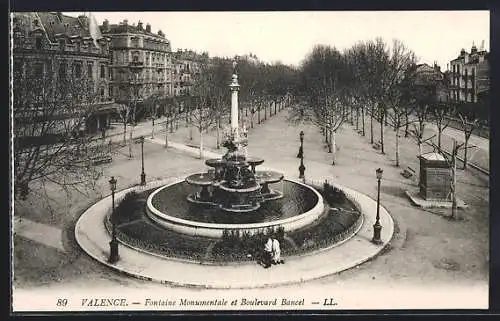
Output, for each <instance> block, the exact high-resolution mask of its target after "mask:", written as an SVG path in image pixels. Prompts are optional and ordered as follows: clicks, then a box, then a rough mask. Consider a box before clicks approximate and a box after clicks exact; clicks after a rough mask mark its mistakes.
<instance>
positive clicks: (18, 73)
mask: <svg viewBox="0 0 500 321" xmlns="http://www.w3.org/2000/svg"><path fill="white" fill-rule="evenodd" d="M12 71H13V77H22V76H23V63H22V62H20V61H14V65H13V67H12Z"/></svg>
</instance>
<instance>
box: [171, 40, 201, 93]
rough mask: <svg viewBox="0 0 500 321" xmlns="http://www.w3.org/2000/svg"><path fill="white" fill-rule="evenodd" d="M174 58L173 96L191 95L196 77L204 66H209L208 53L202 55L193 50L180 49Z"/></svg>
mask: <svg viewBox="0 0 500 321" xmlns="http://www.w3.org/2000/svg"><path fill="white" fill-rule="evenodd" d="M173 58H174V65H173V71H172V76H173V77H172V79H173V95H174V96H184V95H190V94H191V93H192V87H193V84H194V82H195V79H196V75H197V74H198V73H199V72H201V68H202V65H204V64H209V56H208V53H207V52H203V53H201V54H200V53H197V52H195V51H192V50H187V49H184V50H182V49H178V50H177V51H176V52H175V53H174V54H173Z"/></svg>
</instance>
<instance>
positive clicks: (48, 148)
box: [12, 56, 109, 198]
mask: <svg viewBox="0 0 500 321" xmlns="http://www.w3.org/2000/svg"><path fill="white" fill-rule="evenodd" d="M14 58H15V60H14V61H15V63H14V68H13V74H12V94H13V100H12V103H13V104H12V109H13V119H14V127H13V134H14V150H13V154H14V155H13V156H14V188H15V195H16V198H18V197H20V198H25V197H26V196H27V195H28V194H29V190H30V185H31V184H32V183H33V182H35V181H37V182H40V183H41V184H42V185H43V184H44V182H52V183H55V184H56V185H58V186H60V187H63V188H65V189H68V188H71V189H74V190H77V191H79V192H83V191H84V190H85V189H86V188H92V187H93V185H94V183H95V180H96V179H97V178H98V177H99V176H100V175H101V170H100V169H99V168H97V167H96V166H94V163H95V160H96V158H97V157H101V156H106V155H108V154H109V146H108V145H107V144H104V143H103V140H101V139H97V140H96V139H93V138H92V137H90V136H88V135H84V132H83V130H84V128H85V127H86V122H87V121H88V120H89V119H90V118H91V117H92V115H93V114H94V113H95V112H96V111H97V110H98V108H99V104H98V102H99V95H98V93H97V92H96V90H95V88H94V86H93V84H92V83H91V82H90V81H88V80H87V79H85V78H83V77H81V76H80V75H79V74H78V73H75V74H73V75H72V76H70V75H69V74H68V70H63V69H62V68H63V67H62V66H61V65H60V66H59V70H58V72H55V63H54V61H55V59H53V58H54V57H47V59H46V61H44V64H45V66H46V70H45V71H44V70H43V67H41V64H39V63H41V61H38V62H32V61H29V60H25V59H24V58H23V57H21V56H15V57H14Z"/></svg>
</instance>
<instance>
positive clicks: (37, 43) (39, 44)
mask: <svg viewBox="0 0 500 321" xmlns="http://www.w3.org/2000/svg"><path fill="white" fill-rule="evenodd" d="M35 49H37V50H40V49H42V37H36V38H35Z"/></svg>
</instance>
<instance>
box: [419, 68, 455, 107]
mask: <svg viewBox="0 0 500 321" xmlns="http://www.w3.org/2000/svg"><path fill="white" fill-rule="evenodd" d="M416 74H417V80H416V84H417V85H421V86H426V87H428V88H429V89H431V90H432V91H433V93H434V94H435V95H436V99H437V100H438V101H443V102H444V101H447V100H448V98H449V92H448V89H447V85H446V81H447V77H446V75H445V73H443V72H441V67H439V66H438V65H437V64H436V63H434V66H430V65H428V64H425V63H423V64H418V65H417V66H416Z"/></svg>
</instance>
